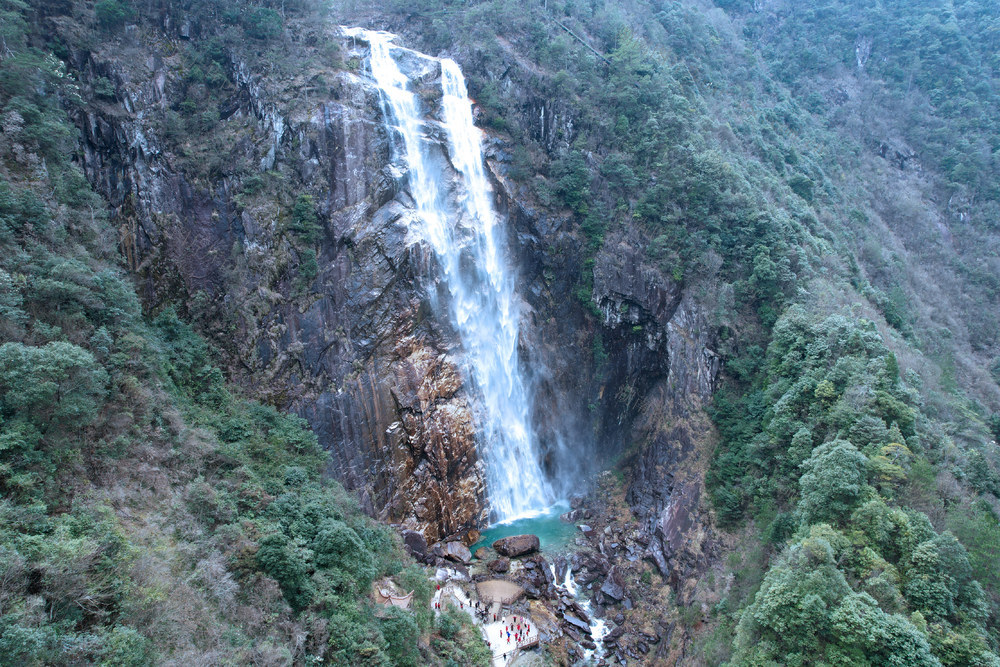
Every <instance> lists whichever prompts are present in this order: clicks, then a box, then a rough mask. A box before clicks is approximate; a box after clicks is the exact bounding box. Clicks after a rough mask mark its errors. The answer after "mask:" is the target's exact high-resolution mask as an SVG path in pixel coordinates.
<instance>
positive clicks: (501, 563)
mask: <svg viewBox="0 0 1000 667" xmlns="http://www.w3.org/2000/svg"><path fill="white" fill-rule="evenodd" d="M486 567H487V568H489V570H490V572H494V573H496V574H503V573H504V572H506V571H508V570H509V569H510V559H509V558H504V557H503V556H501V557H500V558H497V559H496V560H495V561H491V562H490V563H489V565H487V566H486Z"/></svg>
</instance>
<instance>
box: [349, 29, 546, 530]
mask: <svg viewBox="0 0 1000 667" xmlns="http://www.w3.org/2000/svg"><path fill="white" fill-rule="evenodd" d="M346 32H347V34H348V35H349V36H354V37H357V38H360V39H362V40H364V41H366V42H368V44H369V45H370V47H371V57H370V61H371V65H370V66H371V74H372V78H373V79H374V80H375V82H376V83H377V84H378V87H379V89H380V90H381V93H382V99H383V105H384V110H385V119H386V123H387V125H388V126H389V135H390V138H391V142H392V146H393V151H394V155H395V157H396V158H397V159H399V160H401V161H402V162H403V165H404V166H405V170H406V173H407V177H406V181H405V186H406V188H407V189H408V191H409V192H410V194H411V196H412V197H413V201H414V207H415V212H416V216H415V219H414V222H413V225H412V226H411V231H412V232H413V233H415V235H416V236H417V237H418V238H419V239H420V240H422V241H423V242H425V243H426V244H427V245H429V246H430V247H431V248H432V249H433V251H434V255H435V258H436V260H437V263H438V265H439V268H440V272H441V276H442V278H443V280H444V283H445V286H446V288H447V293H448V298H447V301H448V303H447V308H448V311H449V315H450V318H451V320H452V323H453V324H454V326H455V329H456V330H457V331H458V333H459V335H460V336H461V341H462V347H463V351H464V358H465V361H466V365H467V368H466V371H467V376H468V378H469V379H470V380H471V383H472V386H473V387H474V389H475V391H476V392H477V393H478V394H479V398H480V399H481V400H480V402H481V408H480V409H479V410H478V413H479V414H478V415H477V417H478V420H479V423H478V428H479V433H480V440H479V443H478V445H479V446H478V451H479V455H480V457H481V458H482V459H483V461H484V462H485V466H486V481H487V489H488V492H489V501H490V508H491V518H492V519H493V520H495V521H498V522H503V521H510V520H513V519H516V518H518V517H525V516H532V515H537V514H539V513H541V512H543V511H544V510H545V508H546V507H548V506H550V505H552V503H553V500H554V493H553V490H552V487H551V485H550V483H549V481H548V480H547V479H546V477H545V474H544V472H543V470H542V466H541V463H540V461H539V456H540V454H539V448H538V446H537V443H536V439H535V436H534V431H533V429H532V427H531V420H530V413H529V408H530V402H529V398H530V393H529V391H528V387H527V383H526V381H525V379H524V378H523V377H522V375H521V371H520V368H519V361H518V353H517V338H518V320H519V314H518V305H517V304H518V301H517V297H516V294H515V292H514V275H513V272H512V271H511V270H510V268H509V266H508V265H509V263H510V260H509V257H508V255H507V252H506V248H505V245H506V244H505V242H504V239H505V230H504V228H503V225H502V220H501V219H500V216H499V215H498V214H497V211H496V209H495V208H494V206H493V193H492V189H491V187H490V183H489V181H488V179H487V178H486V172H485V169H484V166H483V155H482V148H481V142H482V133H481V132H480V130H479V129H478V128H476V126H475V125H474V123H473V118H472V100H470V99H469V96H468V93H467V91H466V87H465V79H464V77H463V76H462V72H461V70H460V69H459V67H458V65H457V64H456V63H455V62H454V61H452V60H450V59H447V58H444V59H436V58H431V57H430V56H425V55H423V54H417V53H416V52H413V51H409V50H407V49H403V48H402V47H399V46H396V45H394V44H392V40H393V39H394V37H395V36H394V35H391V34H389V33H385V32H375V31H369V30H362V29H358V28H352V29H348V30H347V31H346ZM404 52H405V53H404ZM399 55H405V56H406V57H418V58H420V59H424V60H428V61H432V62H433V63H434V64H435V65H436V66H437V67H438V68H439V69H440V76H441V92H442V97H441V110H440V118H434V117H433V115H432V110H430V109H428V108H427V107H426V106H425V105H424V103H423V101H422V100H421V98H420V97H419V96H418V95H417V94H416V92H415V91H414V90H413V87H412V82H411V81H410V79H409V77H407V76H406V74H404V72H403V70H402V69H401V67H400V65H399V63H398V62H397V60H396V58H395V57H394V56H399ZM438 127H440V128H443V130H444V134H445V136H446V137H447V158H448V161H450V163H451V165H452V167H453V169H454V171H455V172H457V173H458V176H459V177H460V178H459V182H458V184H457V186H456V185H455V182H454V178H453V176H452V175H451V174H450V173H449V170H448V168H447V167H446V166H444V164H443V163H444V162H445V161H444V160H441V159H435V156H436V151H439V150H440V142H439V141H437V140H435V139H432V138H431V136H432V135H434V134H436V130H437V128H438ZM470 260H471V261H470Z"/></svg>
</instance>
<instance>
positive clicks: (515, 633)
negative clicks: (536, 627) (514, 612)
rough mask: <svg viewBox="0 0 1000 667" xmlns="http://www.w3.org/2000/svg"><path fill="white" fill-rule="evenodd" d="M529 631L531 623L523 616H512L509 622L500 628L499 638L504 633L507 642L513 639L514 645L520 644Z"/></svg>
mask: <svg viewBox="0 0 1000 667" xmlns="http://www.w3.org/2000/svg"><path fill="white" fill-rule="evenodd" d="M530 633H531V625H530V624H529V623H528V622H527V621H525V619H524V618H523V617H522V618H521V619H518V618H517V616H512V617H511V622H510V624H509V625H505V626H503V628H502V629H501V630H500V639H501V640H502V639H503V638H504V635H506V636H507V643H508V644H509V643H510V640H511V639H513V640H514V645H515V646H520V645H521V642H523V641H524V640H525V639H527V638H528V635H529V634H530Z"/></svg>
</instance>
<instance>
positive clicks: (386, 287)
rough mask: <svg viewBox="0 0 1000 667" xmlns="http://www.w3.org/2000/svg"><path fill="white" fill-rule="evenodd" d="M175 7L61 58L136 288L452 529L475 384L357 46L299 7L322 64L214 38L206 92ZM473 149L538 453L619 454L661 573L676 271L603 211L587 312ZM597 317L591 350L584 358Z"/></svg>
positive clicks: (382, 501)
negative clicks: (305, 218) (612, 229)
mask: <svg viewBox="0 0 1000 667" xmlns="http://www.w3.org/2000/svg"><path fill="white" fill-rule="evenodd" d="M180 24H183V21H178V19H177V18H176V17H173V18H170V17H168V18H167V19H165V20H164V25H163V26H162V27H161V28H162V29H161V30H152V29H150V30H149V31H148V32H141V31H139V30H138V29H132V30H130V31H128V32H127V33H126V35H125V36H124V37H123V38H121V39H120V40H118V41H116V42H112V43H109V44H107V45H105V46H104V47H102V48H101V49H100V50H99V51H95V52H77V53H73V54H72V56H71V59H72V61H73V65H74V67H75V68H76V69H77V71H79V72H80V73H81V79H82V80H83V81H84V82H85V84H86V85H85V88H86V90H85V92H87V93H89V92H91V88H92V87H93V86H94V85H95V82H96V81H97V80H98V79H99V78H102V77H103V78H106V79H109V80H110V81H111V82H112V83H113V85H114V89H115V97H114V100H113V101H112V100H103V101H102V100H98V99H96V97H94V103H93V104H88V105H86V106H85V107H84V111H81V112H80V117H79V123H80V125H81V127H82V128H83V130H84V136H85V146H86V154H85V166H86V169H87V173H88V175H89V176H90V178H91V179H92V180H93V181H94V182H95V183H97V184H98V185H99V186H100V188H101V189H102V191H103V192H104V193H105V194H106V195H107V196H108V198H109V200H110V201H111V203H112V205H113V206H114V207H115V209H116V212H117V217H118V220H119V222H120V232H121V239H120V241H121V244H122V247H123V250H124V252H125V254H126V255H127V257H128V259H129V262H130V264H131V266H132V268H133V269H134V271H135V272H136V275H137V278H138V280H139V281H140V282H141V285H142V288H143V290H142V291H143V294H144V296H145V298H146V300H147V303H148V305H149V306H150V307H151V308H153V309H155V308H158V307H160V305H161V304H163V303H165V302H167V301H172V302H179V303H182V304H184V307H185V308H186V310H187V314H188V315H189V316H190V317H191V318H193V319H195V320H197V321H198V323H199V325H200V326H201V327H202V328H203V330H205V331H206V332H207V333H208V334H209V335H211V336H213V337H214V339H215V340H216V341H217V342H218V343H219V344H220V346H221V347H222V348H223V349H224V350H225V351H226V352H227V354H228V355H229V366H230V369H231V372H232V373H233V375H234V376H235V377H236V378H238V379H240V380H241V382H242V383H243V384H244V385H245V386H246V387H247V388H248V390H249V391H251V392H254V393H255V394H256V395H259V396H262V397H264V398H266V399H268V400H271V401H273V402H275V403H277V404H279V405H282V406H285V407H289V408H291V409H293V410H295V411H297V412H298V413H299V414H301V415H303V416H304V417H305V418H306V419H308V420H309V422H310V424H311V425H312V427H313V428H314V430H315V431H316V433H317V434H318V436H319V438H320V441H321V443H322V444H323V446H324V447H326V448H327V449H329V450H330V451H331V452H332V454H333V469H332V470H331V473H332V474H334V475H335V476H337V477H338V478H340V479H341V480H342V481H343V482H344V483H345V484H346V485H347V486H348V487H349V488H352V489H355V490H357V492H358V493H359V494H360V495H361V498H362V500H363V503H364V504H365V506H366V507H367V509H368V510H369V511H370V512H371V513H373V514H375V515H377V516H379V517H380V518H383V519H385V520H389V521H394V522H399V523H403V524H404V525H406V526H407V527H408V528H412V529H416V530H419V531H421V532H423V533H425V535H426V536H427V538H428V540H430V541H434V540H437V539H440V538H443V537H446V536H456V535H458V536H461V535H466V536H469V531H470V530H474V529H475V528H476V527H478V526H480V525H481V524H482V523H483V521H484V519H485V489H484V482H483V471H482V468H481V466H482V464H481V463H480V462H479V460H478V458H477V456H476V450H475V437H474V436H475V433H474V427H473V418H472V411H473V409H474V406H473V405H472V401H473V399H472V397H471V396H470V393H469V391H468V390H467V388H466V386H465V383H464V378H463V377H462V373H461V371H460V368H461V359H460V358H459V356H458V355H460V350H459V349H458V341H457V339H456V335H455V332H453V331H452V330H451V329H450V327H449V326H448V325H447V323H446V321H445V320H446V318H443V317H439V316H437V314H436V313H435V312H434V310H433V308H432V306H431V303H430V302H431V299H429V293H428V290H429V289H433V284H434V281H433V273H434V262H433V258H432V257H431V256H430V251H429V250H428V249H427V248H425V247H422V246H421V245H420V244H417V243H414V242H413V241H412V239H410V238H408V237H407V233H406V224H405V219H406V216H407V215H408V205H409V203H410V202H409V198H408V195H407V194H406V193H405V192H400V191H398V185H397V183H398V182H399V178H398V177H399V175H400V174H399V173H398V172H397V171H396V167H395V166H393V164H392V160H391V156H390V149H389V142H388V140H387V137H386V135H385V129H384V125H383V119H382V116H381V114H382V111H381V107H380V104H379V98H378V94H377V91H376V90H375V88H374V86H373V85H372V83H371V82H370V81H369V80H367V79H366V78H365V77H364V76H362V75H360V74H359V73H358V71H357V66H358V65H359V63H360V62H361V60H362V58H363V56H364V50H363V45H359V44H355V43H353V42H352V41H350V40H347V39H344V38H342V37H341V36H339V34H338V33H337V32H336V30H335V29H333V28H331V29H329V30H316V29H314V28H313V29H305V28H303V29H301V30H298V31H296V32H294V35H295V39H294V40H293V43H292V44H291V45H290V47H289V48H290V49H291V53H290V57H291V58H293V59H294V58H295V57H296V53H298V52H297V51H296V49H301V51H302V53H300V54H299V55H302V54H304V53H306V52H308V53H312V54H315V52H316V49H315V45H317V44H327V45H329V44H334V45H336V47H337V48H336V49H335V50H334V55H333V56H331V57H330V59H329V62H326V63H324V62H317V59H316V58H314V57H313V58H306V57H305V56H302V57H301V58H300V59H299V60H297V61H296V63H297V66H296V69H294V70H292V71H290V72H289V73H287V74H276V73H273V72H272V73H270V74H269V73H267V72H265V71H263V69H264V68H263V66H262V65H261V63H260V62H259V61H255V62H251V60H252V58H251V59H250V60H243V59H241V57H240V54H232V55H231V56H228V57H227V61H226V65H227V68H228V74H229V83H228V84H225V85H223V86H222V88H223V90H222V92H221V94H220V93H218V92H216V93H215V94H214V96H213V93H212V91H210V90H206V85H205V84H198V83H195V84H192V83H191V80H190V76H188V75H187V74H185V67H186V65H185V62H184V60H183V58H182V57H181V56H180V55H179V54H178V50H177V44H178V40H182V35H181V34H180V33H179V32H177V30H179V29H178V28H174V27H172V26H177V25H180ZM61 28H62V29H64V30H68V29H71V26H69V25H68V24H66V25H63V26H61ZM189 30H190V28H189ZM181 43H182V42H181ZM459 60H460V61H461V57H459ZM509 64H510V65H511V66H510V67H508V68H507V72H506V73H505V74H504V75H503V77H502V81H501V84H502V89H503V90H504V91H505V94H508V95H513V96H517V97H518V98H519V99H520V100H521V101H522V103H523V109H524V113H523V118H521V119H520V120H518V119H513V120H514V121H515V122H522V123H523V124H524V126H525V130H526V131H527V132H530V133H532V135H533V136H534V135H537V139H538V140H539V141H540V142H542V143H543V145H545V146H547V147H548V148H549V149H550V150H553V151H554V150H557V149H558V148H559V147H560V146H562V145H563V144H564V143H567V142H569V141H571V140H572V126H573V118H572V115H571V114H570V112H569V111H568V110H566V109H565V108H564V106H563V105H561V104H560V102H559V101H558V100H553V99H547V98H546V97H545V96H542V95H539V94H538V93H537V92H536V86H534V85H533V83H532V76H534V75H533V74H532V73H531V72H530V71H529V70H526V69H524V68H523V67H519V66H518V64H517V60H516V58H515V57H514V56H513V55H512V56H511V62H510V63H509ZM489 75H490V76H499V74H498V73H489ZM427 76H428V77H430V78H431V79H433V74H429V75H427ZM430 83H431V82H430V81H429V82H428V84H430ZM433 88H434V86H432V85H428V86H427V90H426V95H425V96H426V97H427V98H428V99H429V100H432V99H433V95H434V93H433V91H432V89H433ZM185 100H194V101H195V102H196V103H198V104H201V105H203V106H204V107H205V108H208V109H209V110H210V111H211V110H213V109H214V110H215V111H217V114H218V119H219V120H218V123H217V124H216V125H213V126H212V127H211V128H210V129H209V130H207V131H206V134H205V136H202V137H189V138H183V139H180V140H177V139H176V138H175V139H171V138H170V132H169V123H170V120H171V118H172V117H173V116H172V113H173V110H174V109H177V108H178V107H179V105H181V104H182V102H184V101H185ZM199 108H200V107H199ZM486 148H487V155H488V162H489V166H490V168H491V174H492V178H493V180H494V185H495V186H496V190H497V195H498V204H499V206H500V208H501V210H502V212H503V213H505V214H506V215H507V217H508V218H509V221H510V224H509V231H510V234H511V238H510V240H511V245H512V247H513V248H514V250H515V252H516V254H517V260H518V263H519V269H520V276H519V278H520V284H521V290H520V292H521V294H522V296H523V298H524V299H525V301H526V304H525V308H524V309H523V313H522V314H523V317H524V323H523V326H522V341H521V347H522V350H521V351H522V359H523V361H524V364H525V365H526V367H527V368H528V370H529V371H530V372H531V373H532V375H533V376H534V380H535V383H534V384H535V387H536V393H535V414H534V422H535V424H536V425H537V427H538V429H539V434H540V440H541V442H542V445H543V447H544V448H545V451H546V466H547V468H548V469H549V471H550V472H551V473H552V474H553V475H554V476H556V477H557V478H559V479H563V480H570V481H573V482H574V483H575V482H576V480H578V479H579V476H580V475H581V474H582V473H585V472H587V471H588V470H590V469H592V468H593V466H594V463H595V461H596V462H603V463H607V462H610V460H611V459H612V458H613V457H614V456H616V455H617V454H618V453H619V452H621V451H625V452H626V453H627V455H628V456H629V459H628V460H629V461H630V462H631V468H632V470H633V478H632V479H631V480H630V482H631V486H630V493H629V500H630V502H631V503H632V504H633V506H634V507H635V508H636V510H637V511H638V512H639V514H640V516H641V517H642V518H643V521H644V524H643V526H644V528H643V529H644V530H645V531H647V532H648V533H649V534H650V535H652V536H655V537H657V538H658V539H657V540H654V543H653V544H654V546H653V548H652V551H651V553H652V554H653V556H654V558H655V559H656V562H657V563H658V565H660V567H661V569H662V570H663V571H664V572H665V573H666V572H668V571H670V572H674V573H676V572H682V573H683V571H684V570H686V569H690V568H691V566H692V565H693V564H694V563H695V562H696V561H697V559H698V558H699V557H700V556H699V554H700V553H701V551H700V550H701V544H702V541H703V540H704V536H705V529H704V522H703V519H704V517H703V516H702V514H701V512H702V510H701V509H700V508H701V501H700V498H701V488H702V487H701V480H702V475H703V473H702V471H703V465H702V464H703V451H704V448H703V445H704V443H705V442H706V439H705V434H706V433H708V432H709V430H710V429H709V426H708V422H707V419H705V417H704V414H703V413H702V412H701V406H702V404H703V403H704V401H705V400H706V399H707V398H708V397H709V396H710V394H711V391H712V388H713V383H714V378H715V374H716V372H717V371H718V363H717V361H716V357H715V355H714V354H713V353H712V352H711V349H712V339H711V335H710V333H709V331H710V327H709V326H708V324H707V322H706V319H705V316H704V314H703V312H702V309H701V307H700V306H699V304H698V301H697V300H696V299H695V298H694V297H693V290H692V289H691V288H690V287H686V286H683V285H681V284H678V283H676V282H675V281H673V280H672V279H670V278H668V277H666V276H664V275H663V273H662V271H660V270H659V269H658V268H656V267H653V266H649V265H647V264H645V263H644V260H643V253H642V249H641V247H640V245H638V244H637V242H636V241H635V240H634V239H630V235H629V233H628V232H627V230H625V231H622V232H621V234H620V238H617V239H611V240H609V241H608V242H607V243H606V244H605V247H604V250H602V251H601V253H600V254H599V255H598V257H597V258H596V261H595V267H594V291H593V300H594V303H595V304H596V306H597V309H598V310H599V312H600V317H595V316H594V315H593V314H591V313H590V312H588V308H587V307H585V305H584V304H583V303H582V302H580V301H579V300H577V299H575V298H570V297H569V296H568V295H570V294H572V293H573V292H574V290H575V287H576V284H577V281H578V280H579V275H580V264H581V262H582V250H581V248H582V244H581V239H580V232H579V229H578V227H577V224H576V222H575V221H574V220H573V219H572V217H571V216H569V215H568V214H567V213H565V212H562V211H558V210H553V209H551V208H546V207H545V206H541V205H539V204H538V203H537V202H534V201H533V200H532V198H531V197H530V196H528V195H527V193H526V192H525V191H524V190H523V189H522V188H520V187H519V186H518V185H517V184H516V183H514V182H512V181H510V180H509V179H508V178H507V177H506V173H507V170H506V163H507V161H508V160H509V156H510V152H511V150H512V149H513V146H511V145H510V144H509V143H507V142H505V141H504V140H503V139H502V138H498V139H494V140H491V141H490V142H488V146H487V147H486ZM303 193H308V194H309V195H311V196H312V198H313V201H314V202H315V209H316V212H317V214H318V219H319V221H320V223H321V232H320V234H319V239H318V241H316V242H315V243H313V244H310V243H306V242H303V241H302V240H301V239H298V238H296V236H295V234H294V233H293V231H292V228H293V226H294V225H293V222H292V221H291V220H290V214H289V209H290V208H291V203H292V202H293V201H294V199H295V197H296V196H298V195H299V194H303ZM311 253H315V258H316V265H317V268H316V270H315V275H311V272H310V271H309V268H308V266H309V260H310V254H311ZM597 334H600V335H601V337H602V340H603V345H604V348H605V349H606V350H607V359H606V360H603V361H601V360H598V361H599V362H600V363H601V365H600V367H599V368H597V367H595V359H594V355H593V348H594V340H595V335H597ZM569 486H570V485H567V490H568V488H569ZM470 537H471V536H470ZM676 576H677V575H676V574H675V575H674V577H675V578H676Z"/></svg>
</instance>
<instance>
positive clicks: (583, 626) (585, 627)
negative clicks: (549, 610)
mask: <svg viewBox="0 0 1000 667" xmlns="http://www.w3.org/2000/svg"><path fill="white" fill-rule="evenodd" d="M563 620H564V621H566V622H567V623H569V624H570V625H572V626H574V627H576V628H578V629H579V630H580V631H581V632H584V633H586V634H588V635H589V634H590V625H589V624H588V623H586V622H585V621H584V620H583V619H580V618H577V617H576V616H574V615H573V614H563Z"/></svg>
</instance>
